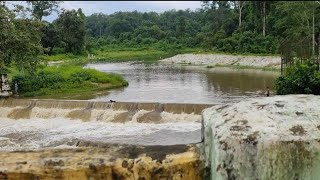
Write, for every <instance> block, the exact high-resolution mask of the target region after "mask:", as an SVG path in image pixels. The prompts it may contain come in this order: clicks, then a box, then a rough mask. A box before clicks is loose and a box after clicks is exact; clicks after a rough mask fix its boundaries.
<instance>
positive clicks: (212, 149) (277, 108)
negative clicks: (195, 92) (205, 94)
mask: <svg viewBox="0 0 320 180" xmlns="http://www.w3.org/2000/svg"><path fill="white" fill-rule="evenodd" d="M319 107H320V97H319V96H313V95H288V96H275V97H265V98H254V99H249V100H246V101H242V102H239V103H235V104H226V105H219V106H214V107H212V108H208V109H206V110H204V112H203V118H204V147H203V148H204V152H203V156H204V157H203V159H204V161H205V164H206V166H207V168H208V169H210V174H211V179H213V180H222V179H247V180H251V179H252V180H256V179H259V180H270V179H272V180H287V179H288V180H289V179H290V180H291V179H292V180H293V179H303V180H313V179H314V180H316V179H320V143H319V142H320V130H319V129H320V111H319Z"/></svg>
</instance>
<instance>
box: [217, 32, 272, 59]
mask: <svg viewBox="0 0 320 180" xmlns="http://www.w3.org/2000/svg"><path fill="white" fill-rule="evenodd" d="M216 39H217V41H216V43H215V46H216V47H217V48H218V50H220V51H224V52H230V53H233V52H237V53H260V54H274V53H276V50H277V48H278V42H277V40H276V39H275V38H274V37H271V36H265V37H264V36H262V35H261V34H258V33H253V32H250V31H245V32H243V33H234V34H233V35H232V36H230V37H227V38H225V39H223V38H216Z"/></svg>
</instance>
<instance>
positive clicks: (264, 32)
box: [262, 1, 266, 36]
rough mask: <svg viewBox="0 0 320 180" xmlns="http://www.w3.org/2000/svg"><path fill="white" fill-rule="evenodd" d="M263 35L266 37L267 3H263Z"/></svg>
mask: <svg viewBox="0 0 320 180" xmlns="http://www.w3.org/2000/svg"><path fill="white" fill-rule="evenodd" d="M262 35H263V36H266V1H263V27H262Z"/></svg>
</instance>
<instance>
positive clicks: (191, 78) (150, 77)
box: [87, 63, 279, 103]
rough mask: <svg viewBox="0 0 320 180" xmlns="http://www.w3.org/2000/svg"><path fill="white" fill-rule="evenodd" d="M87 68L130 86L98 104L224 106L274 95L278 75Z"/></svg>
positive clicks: (145, 67) (154, 66)
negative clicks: (113, 75)
mask: <svg viewBox="0 0 320 180" xmlns="http://www.w3.org/2000/svg"><path fill="white" fill-rule="evenodd" d="M87 67H89V68H94V69H97V70H100V71H104V72H114V73H119V74H121V75H123V76H124V77H125V79H126V80H128V81H129V86H128V87H125V88H121V89H114V90H110V91H109V92H108V94H102V95H97V97H96V98H95V100H110V99H112V100H116V101H129V102H179V103H223V102H229V101H235V100H239V99H242V98H246V97H251V96H264V95H265V92H266V87H268V86H269V87H270V89H271V93H273V84H274V81H275V79H276V78H277V76H279V73H278V72H270V71H262V70H248V69H247V70H242V69H241V70H240V69H230V68H212V69H206V68H203V67H202V68H200V67H197V66H190V65H174V64H169V65H168V64H141V63H140V64H139V63H105V64H88V65H87Z"/></svg>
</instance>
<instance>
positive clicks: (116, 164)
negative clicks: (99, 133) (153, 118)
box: [0, 142, 203, 180]
mask: <svg viewBox="0 0 320 180" xmlns="http://www.w3.org/2000/svg"><path fill="white" fill-rule="evenodd" d="M84 144H86V143H85V142H81V143H80V144H79V147H77V148H74V149H65V148H63V147H61V148H60V149H48V150H41V151H19V152H0V159H1V160H0V179H23V180H29V179H30V180H31V179H71V180H73V179H74V180H82V179H84V180H85V179H107V180H108V179H109V180H111V179H132V180H137V179H139V180H142V179H145V180H147V179H176V180H182V179H183V180H185V179H190V180H194V179H202V173H203V171H202V167H203V166H202V164H201V161H200V160H199V153H198V148H197V147H196V145H175V146H133V145H130V146H129V145H115V144H113V145H112V144H90V147H88V144H86V146H82V145H84Z"/></svg>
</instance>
